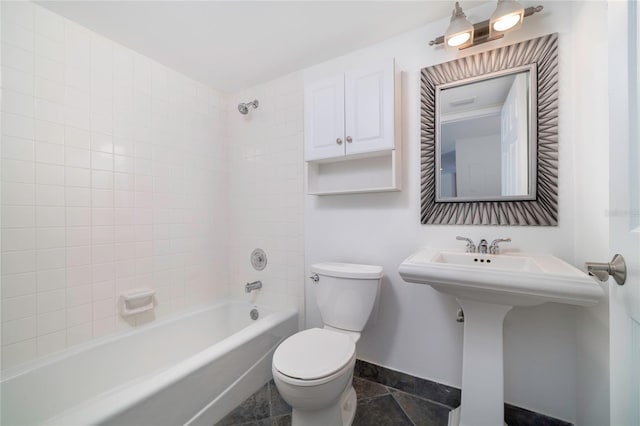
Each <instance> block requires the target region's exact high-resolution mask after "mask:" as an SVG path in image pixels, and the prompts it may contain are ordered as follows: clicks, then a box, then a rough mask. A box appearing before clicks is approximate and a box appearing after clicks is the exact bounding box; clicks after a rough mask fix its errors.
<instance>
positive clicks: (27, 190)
mask: <svg viewBox="0 0 640 426" xmlns="http://www.w3.org/2000/svg"><path fill="white" fill-rule="evenodd" d="M35 201H36V187H35V185H34V184H32V183H17V182H2V205H3V206H9V205H31V206H32V205H35Z"/></svg>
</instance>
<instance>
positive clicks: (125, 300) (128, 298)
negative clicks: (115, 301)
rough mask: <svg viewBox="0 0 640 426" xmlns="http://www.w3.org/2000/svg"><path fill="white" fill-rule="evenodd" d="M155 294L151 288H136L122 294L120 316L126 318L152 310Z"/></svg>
mask: <svg viewBox="0 0 640 426" xmlns="http://www.w3.org/2000/svg"><path fill="white" fill-rule="evenodd" d="M155 294H156V291H155V290H154V289H152V288H138V289H135V290H130V291H127V292H124V293H122V294H121V295H120V303H119V305H120V315H122V316H123V317H127V316H130V315H135V314H139V313H142V312H146V311H150V310H152V309H153V308H154V307H155V299H154V295H155Z"/></svg>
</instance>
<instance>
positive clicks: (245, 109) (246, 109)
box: [238, 99, 260, 115]
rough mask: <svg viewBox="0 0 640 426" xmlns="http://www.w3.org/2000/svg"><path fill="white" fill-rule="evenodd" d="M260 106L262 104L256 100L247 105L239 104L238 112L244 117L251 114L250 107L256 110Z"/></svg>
mask: <svg viewBox="0 0 640 426" xmlns="http://www.w3.org/2000/svg"><path fill="white" fill-rule="evenodd" d="M258 105H260V103H259V102H258V100H257V99H254V100H253V101H251V102H247V103H240V104H238V111H240V114H242V115H247V114H248V113H249V107H253V109H256V108H258Z"/></svg>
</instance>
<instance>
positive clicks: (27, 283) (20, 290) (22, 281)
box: [2, 271, 36, 299]
mask: <svg viewBox="0 0 640 426" xmlns="http://www.w3.org/2000/svg"><path fill="white" fill-rule="evenodd" d="M3 274H6V272H4V271H3ZM35 292H36V274H35V272H30V273H24V274H13V275H2V298H3V299H4V298H9V297H18V296H26V295H29V294H35Z"/></svg>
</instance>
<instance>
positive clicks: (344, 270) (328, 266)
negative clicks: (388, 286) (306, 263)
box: [311, 262, 382, 280]
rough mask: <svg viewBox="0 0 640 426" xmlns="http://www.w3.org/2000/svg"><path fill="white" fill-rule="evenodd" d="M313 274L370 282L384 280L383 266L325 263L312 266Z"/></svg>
mask: <svg viewBox="0 0 640 426" xmlns="http://www.w3.org/2000/svg"><path fill="white" fill-rule="evenodd" d="M311 272H313V273H315V274H318V275H326V276H329V277H337V278H353V279H360V280H370V279H378V278H382V266H377V265H359V264H355V263H338V262H323V263H316V264H313V265H311Z"/></svg>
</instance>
